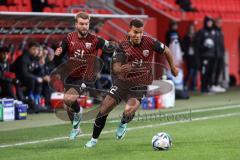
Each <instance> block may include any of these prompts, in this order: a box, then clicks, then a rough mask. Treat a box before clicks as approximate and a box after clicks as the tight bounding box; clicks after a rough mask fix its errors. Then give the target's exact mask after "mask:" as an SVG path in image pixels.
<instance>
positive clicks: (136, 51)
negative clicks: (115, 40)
mask: <svg viewBox="0 0 240 160" xmlns="http://www.w3.org/2000/svg"><path fill="white" fill-rule="evenodd" d="M119 48H120V50H121V51H122V52H123V53H124V54H125V55H126V57H127V61H128V62H131V61H135V60H138V61H143V62H152V61H153V55H154V52H157V53H163V52H164V50H165V45H164V44H163V43H161V42H159V41H158V40H156V39H154V38H152V37H150V36H146V35H144V36H143V37H142V40H141V43H140V44H137V45H134V44H132V43H131V41H130V39H129V38H127V39H126V40H123V41H121V42H120V45H119Z"/></svg>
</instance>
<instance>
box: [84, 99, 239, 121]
mask: <svg viewBox="0 0 240 160" xmlns="http://www.w3.org/2000/svg"><path fill="white" fill-rule="evenodd" d="M234 108H240V105H239V104H238V105H229V106H223V107H212V108H203V109H194V110H191V113H202V112H208V111H220V110H227V109H234ZM158 113H159V112H157V114H156V115H154V113H148V114H144V113H142V116H141V115H140V117H135V118H134V119H133V120H144V119H146V117H148V118H149V117H151V116H152V117H153V118H161V117H163V118H164V117H166V116H176V115H183V114H190V110H189V111H183V112H173V113H171V112H166V113H164V112H160V113H161V114H159V115H158ZM117 122H120V120H110V121H108V123H117ZM85 123H92V122H85Z"/></svg>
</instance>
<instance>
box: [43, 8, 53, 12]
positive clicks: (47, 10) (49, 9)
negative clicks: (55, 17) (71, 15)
mask: <svg viewBox="0 0 240 160" xmlns="http://www.w3.org/2000/svg"><path fill="white" fill-rule="evenodd" d="M43 12H53V10H52V8H50V7H44V9H43Z"/></svg>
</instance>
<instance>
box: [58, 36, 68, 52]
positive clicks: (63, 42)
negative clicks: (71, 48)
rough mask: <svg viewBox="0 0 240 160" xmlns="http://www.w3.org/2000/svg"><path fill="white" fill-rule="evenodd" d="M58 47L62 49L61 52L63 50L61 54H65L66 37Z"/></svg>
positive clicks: (66, 46)
mask: <svg viewBox="0 0 240 160" xmlns="http://www.w3.org/2000/svg"><path fill="white" fill-rule="evenodd" d="M60 46H61V47H62V50H63V51H62V53H63V54H66V52H67V48H68V40H67V36H66V37H64V39H63V40H62V42H61V45H60Z"/></svg>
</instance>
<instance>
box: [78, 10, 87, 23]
mask: <svg viewBox="0 0 240 160" xmlns="http://www.w3.org/2000/svg"><path fill="white" fill-rule="evenodd" d="M78 18H82V19H88V20H90V16H89V14H87V13H85V12H79V13H77V15H76V17H75V22H77V20H78Z"/></svg>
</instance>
